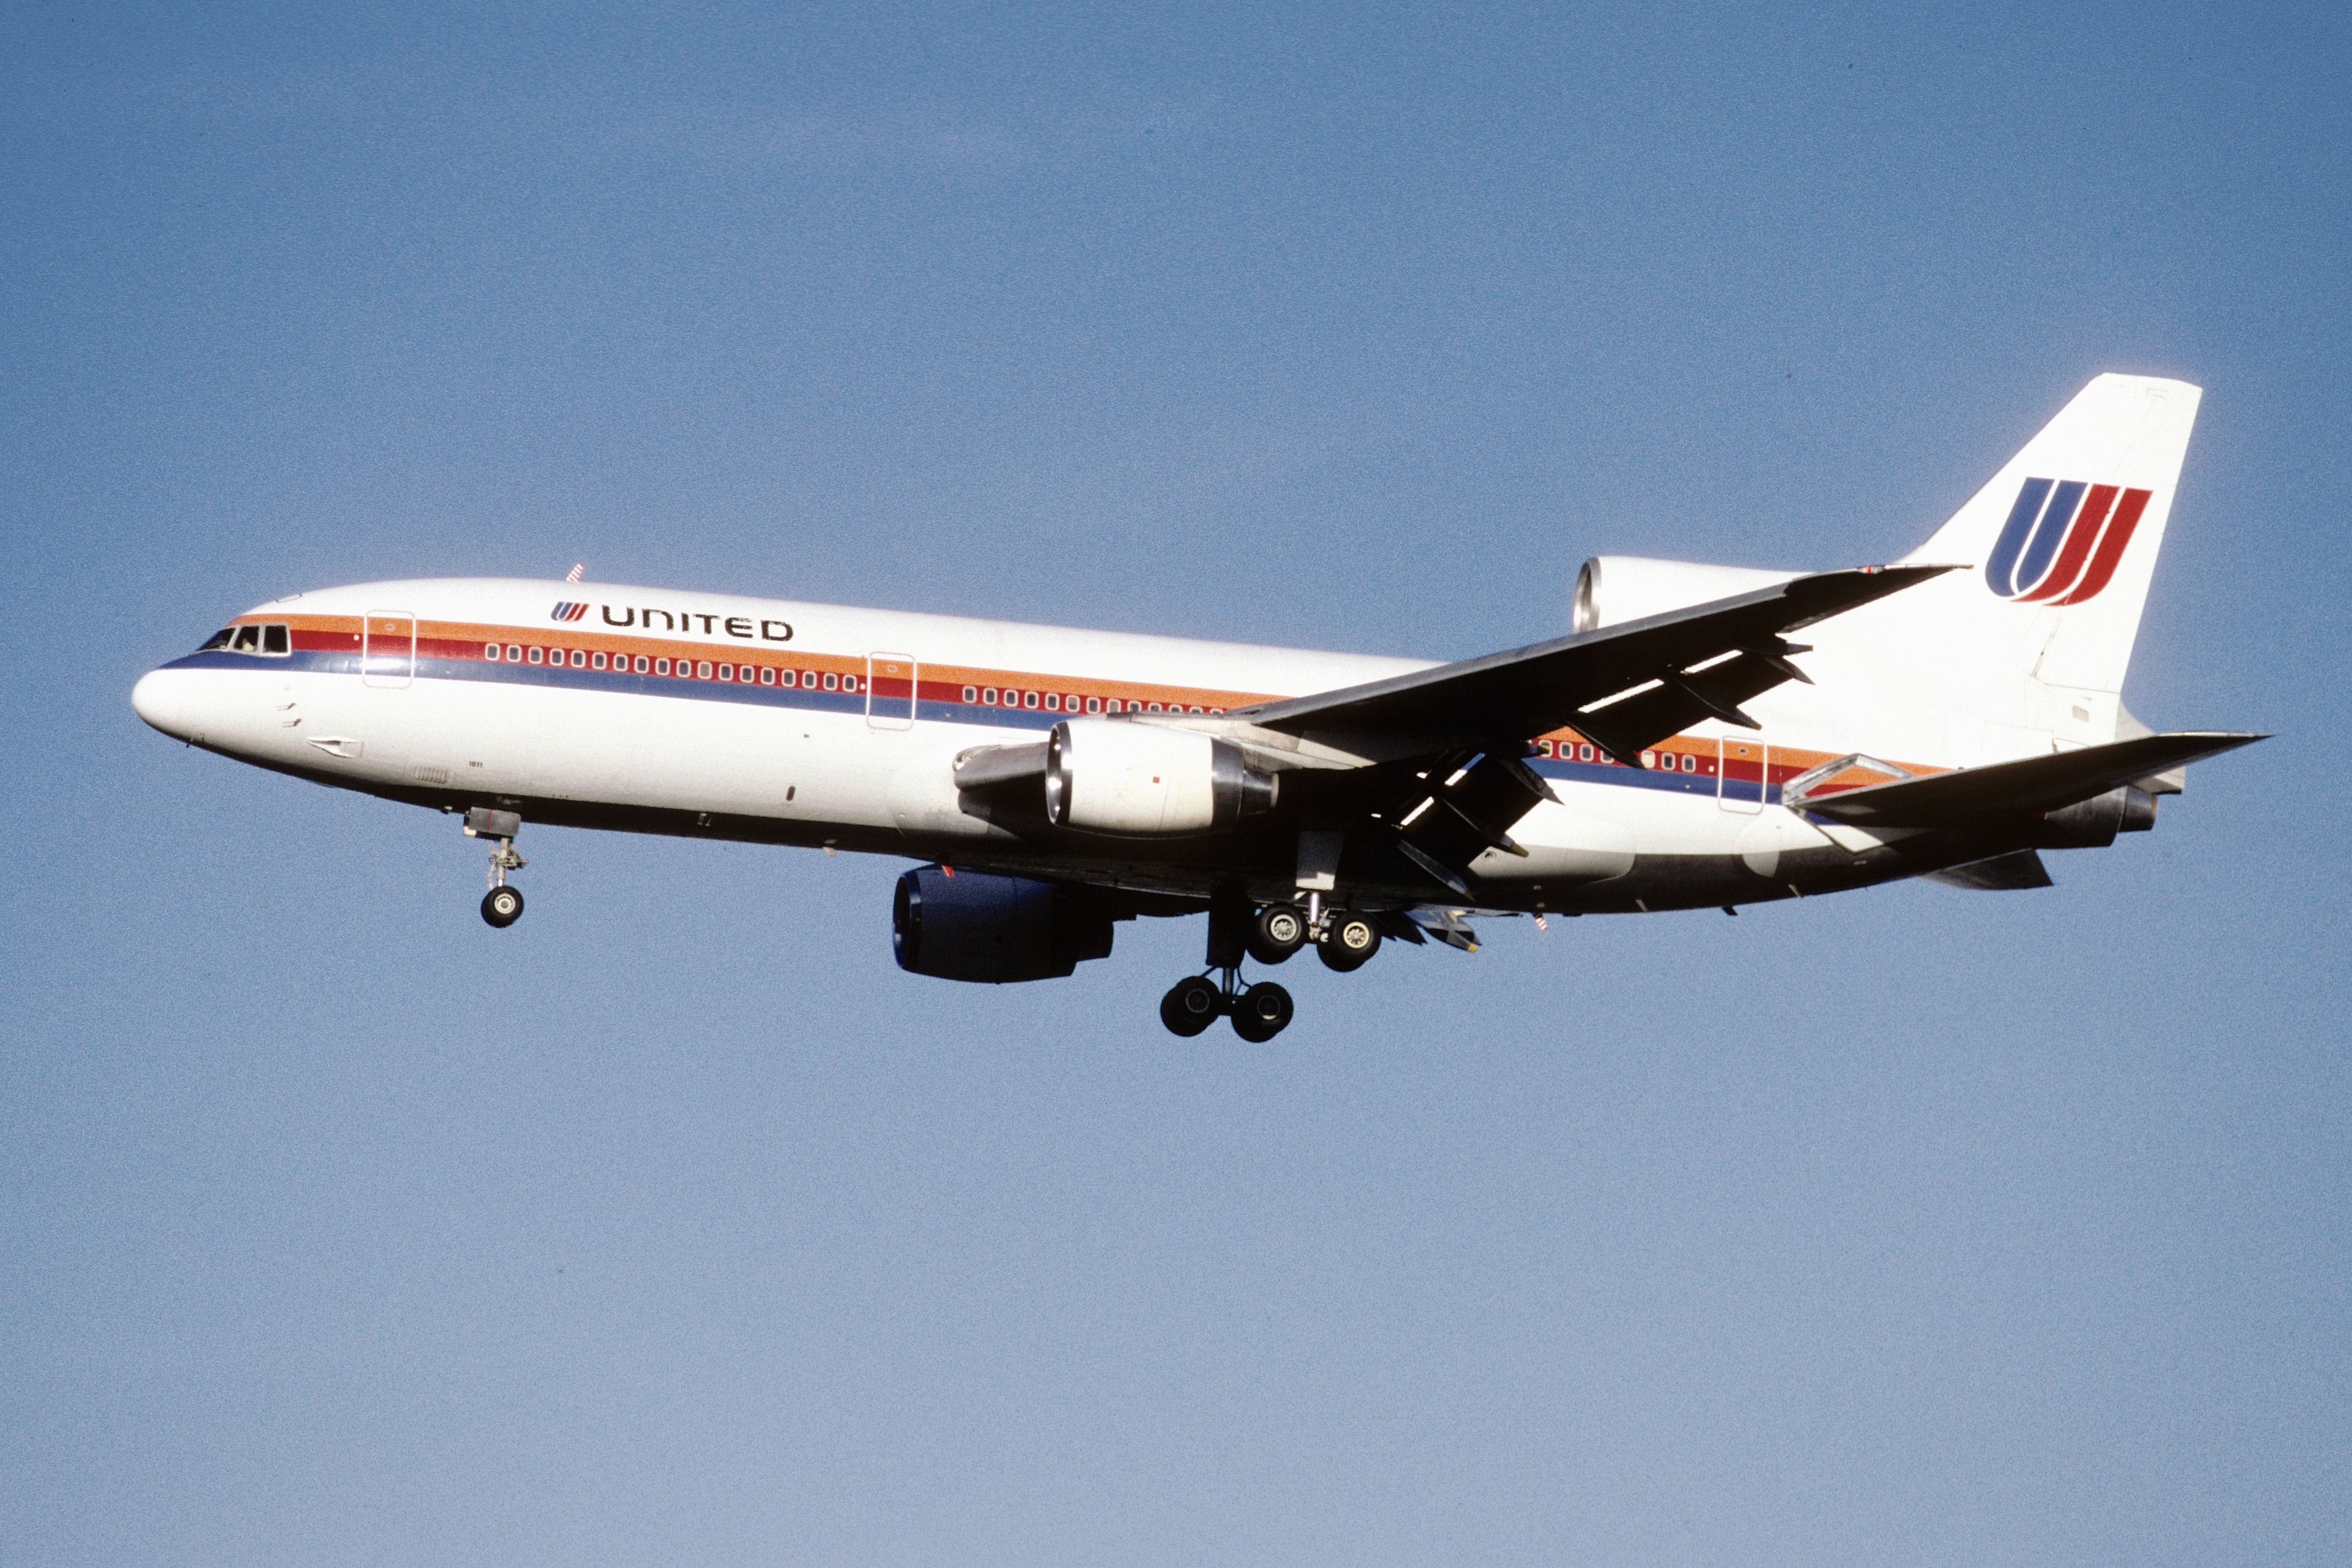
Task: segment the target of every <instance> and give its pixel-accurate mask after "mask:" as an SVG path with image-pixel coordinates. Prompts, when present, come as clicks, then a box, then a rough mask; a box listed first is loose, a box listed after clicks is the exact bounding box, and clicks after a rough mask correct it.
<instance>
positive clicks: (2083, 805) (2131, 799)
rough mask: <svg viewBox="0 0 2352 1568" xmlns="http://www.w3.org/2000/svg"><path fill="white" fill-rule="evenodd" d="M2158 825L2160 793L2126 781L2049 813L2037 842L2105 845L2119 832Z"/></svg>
mask: <svg viewBox="0 0 2352 1568" xmlns="http://www.w3.org/2000/svg"><path fill="white" fill-rule="evenodd" d="M2154 826H2156V796H2154V795H2150V794H2149V793H2148V792H2147V791H2146V790H2144V789H2140V788H2138V787H2137V785H2133V784H2126V785H2124V787H2123V788H2121V789H2111V790H2109V791H2107V793H2106V794H2105V795H2093V796H2092V797H2091V798H2090V799H2088V800H2080V801H2076V802H2075V803H2074V805H2069V806H2062V807H2061V808H2059V809H2058V810H2056V811H2053V812H2049V813H2047V814H2045V815H2044V816H2042V827H2041V831H2040V832H2039V833H2038V834H2036V835H2035V837H2034V842H2035V843H2036V844H2038V845H2040V846H2041V847H2042V848H2044V849H2104V848H2105V847H2107V846H2108V845H2110V844H2113V843H2114V842H2115V841H2116V834H2118V833H2146V832H2147V830H2148V829H2149V828H2151V827H2154Z"/></svg>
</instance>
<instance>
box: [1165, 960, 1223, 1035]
mask: <svg viewBox="0 0 2352 1568" xmlns="http://www.w3.org/2000/svg"><path fill="white" fill-rule="evenodd" d="M1224 1010H1225V999H1224V997H1223V995H1222V994H1219V993H1218V990H1217V988H1216V987H1215V986H1214V985H1212V984H1210V983H1209V982H1208V981H1206V980H1204V979H1202V977H1201V976H1200V975H1197V974H1188V975H1186V976H1185V977H1184V978H1183V979H1181V980H1179V981H1178V982H1177V983H1176V984H1173V985H1171V986H1170V987H1169V988H1168V994H1167V995H1165V996H1162V997H1161V998H1160V1022H1161V1023H1163V1024H1165V1025H1167V1026H1168V1032H1169V1033H1170V1034H1171V1035H1181V1036H1183V1037H1186V1038H1187V1039H1189V1038H1191V1037H1192V1036H1194V1035H1197V1034H1199V1033H1200V1032H1201V1031H1202V1030H1203V1029H1205V1028H1207V1027H1208V1026H1210V1025H1212V1024H1213V1023H1215V1022H1216V1021H1217V1015H1218V1014H1220V1013H1222V1012H1223V1011H1224Z"/></svg>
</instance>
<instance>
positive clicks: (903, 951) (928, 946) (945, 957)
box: [890, 866, 1118, 985]
mask: <svg viewBox="0 0 2352 1568" xmlns="http://www.w3.org/2000/svg"><path fill="white" fill-rule="evenodd" d="M1117 918H1118V916H1117V914H1116V912H1115V911H1114V910H1111V909H1110V908H1109V907H1108V905H1106V904H1105V903H1103V902H1102V901H1101V900H1099V899H1097V898H1095V897H1092V896H1090V895H1089V893H1088V891H1087V889H1083V888H1067V887H1064V886H1062V885H1061V884H1059V883H1055V882H1038V881H1033V880H1031V879H1029V878H1027V877H999V876H994V875H992V874H990V873H988V872H985V871H954V870H950V869H949V868H946V867H944V866H918V867H917V868H915V869H913V870H911V871H909V872H908V873H907V874H906V875H905V876H903V877H901V878H899V879H898V892H897V894H896V895H895V896H894V897H893V899H892V900H891V907H890V941H891V945H892V947H893V948H895V949H896V950H897V952H898V967H899V968H901V969H904V970H906V971H908V973H914V974H929V975H931V976H933V977H935V978H937V979H940V980H970V981H976V982H979V983H980V984H987V985H1003V984H1008V983H1011V982H1013V981H1021V980H1058V979H1060V978H1061V977H1062V976H1063V975H1066V974H1067V973H1070V972H1071V971H1072V970H1074V969H1076V967H1077V966H1078V965H1079V964H1080V963H1084V962H1085V961H1086V960H1087V959H1090V958H1108V957H1109V956H1110V944H1111V921H1113V920H1115V919H1117Z"/></svg>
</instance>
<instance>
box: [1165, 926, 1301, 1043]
mask: <svg viewBox="0 0 2352 1568" xmlns="http://www.w3.org/2000/svg"><path fill="white" fill-rule="evenodd" d="M1285 913H1286V914H1287V915H1288V916H1289V922H1288V923H1287V924H1285V923H1284V922H1283V921H1279V920H1276V919H1275V918H1274V917H1276V916H1277V915H1281V914H1285ZM1269 927H1272V928H1273V929H1272V930H1269V929H1268V928H1269ZM1306 940H1307V921H1306V918H1305V917H1304V916H1302V915H1301V914H1300V913H1299V912H1298V911H1297V910H1296V909H1293V908H1291V907H1290V906H1289V905H1287V904H1276V906H1274V908H1273V909H1271V910H1265V911H1264V912H1263V913H1260V912H1258V911H1256V910H1253V909H1252V907H1251V904H1250V900H1249V894H1248V892H1247V890H1246V889H1241V888H1233V887H1228V888H1221V889H1218V890H1217V893H1216V895H1215V896H1214V897H1213V899H1212V900H1210V902H1209V967H1210V969H1212V970H1213V971H1215V972H1216V974H1217V978H1216V979H1214V980H1212V979H1210V978H1209V977H1208V976H1207V975H1206V974H1189V975H1186V976H1185V977H1184V978H1183V979H1181V980H1179V981H1178V982H1177V983H1176V984H1174V985H1173V986H1172V987H1171V988H1170V990H1169V993H1168V994H1167V995H1165V996H1162V997H1161V998H1160V1022H1161V1023H1163V1024H1165V1025H1167V1026H1168V1030H1169V1033H1171V1034H1174V1035H1181V1036H1183V1037H1186V1038H1188V1039H1189V1038H1191V1037H1192V1036H1194V1035H1197V1034H1199V1033H1201V1031H1202V1030H1203V1029H1206V1028H1207V1027H1208V1026H1210V1025H1211V1024H1213V1023H1215V1022H1216V1021H1217V1019H1218V1018H1220V1017H1224V1018H1230V1019H1232V1020H1233V1026H1234V1034H1236V1035H1239V1036H1240V1037H1242V1038H1243V1039H1244V1040H1247V1041H1249V1042H1250V1043H1251V1044H1253V1045H1263V1044H1265V1042H1266V1041H1268V1040H1270V1039H1272V1038H1274V1037H1275V1036H1276V1035H1278V1034H1280V1033H1282V1031H1283V1030H1284V1028H1286V1026H1288V1025H1289V1023H1290V1017H1291V1014H1292V1012H1293V1011H1294V1009H1293V1008H1292V1006H1291V1003H1290V993H1289V992H1287V991H1285V990H1284V989H1283V988H1282V987H1281V986H1279V985H1276V984H1275V983H1274V982H1272V981H1271V980H1261V981H1259V982H1258V983H1257V984H1255V985H1247V984H1243V982H1242V956H1243V954H1244V953H1245V952H1246V953H1253V954H1255V956H1257V957H1258V959H1259V960H1260V962H1262V963H1280V962H1282V959H1283V958H1288V957H1289V956H1290V955H1291V954H1292V953H1294V952H1297V951H1298V949H1299V947H1300V945H1301V944H1302V943H1304V942H1306ZM1261 944H1263V945H1264V946H1265V949H1266V950H1267V951H1269V952H1270V951H1276V950H1278V951H1279V952H1280V953H1281V958H1270V957H1267V956H1266V952H1261V951H1260V947H1261Z"/></svg>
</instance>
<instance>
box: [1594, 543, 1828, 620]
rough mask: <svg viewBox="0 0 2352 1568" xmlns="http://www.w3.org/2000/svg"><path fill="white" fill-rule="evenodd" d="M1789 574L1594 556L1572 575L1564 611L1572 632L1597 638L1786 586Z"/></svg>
mask: <svg viewBox="0 0 2352 1568" xmlns="http://www.w3.org/2000/svg"><path fill="white" fill-rule="evenodd" d="M1796 575H1797V574H1796V573H1794V572H1759V571H1757V570H1755V569H1753V568H1752V567H1747V566H1705V565H1701V564H1699V563H1696V562H1692V561H1654V560H1651V559H1650V558H1648V557H1647V556H1642V555H1596V556H1594V557H1593V558H1592V559H1591V560H1590V561H1587V562H1586V563H1584V567H1583V569H1582V570H1581V571H1580V572H1578V573H1577V574H1576V597H1575V600H1574V601H1573V602H1572V603H1571V605H1570V608H1569V627H1570V630H1572V631H1579V632H1597V631H1599V630H1600V629H1601V627H1603V626H1623V625H1624V624H1625V623H1626V622H1627V621H1638V620H1641V619H1642V618H1643V617H1644V616H1663V615H1664V614H1665V613H1666V612H1667V611H1668V610H1686V609H1688V608H1690V607H1691V606H1692V605H1706V604H1712V603H1714V602H1715V601H1716V600H1717V599H1728V598H1730V597H1732V596H1733V595H1738V594H1752V593H1754V592H1755V591H1756V590H1757V589H1759V588H1769V587H1771V586H1772V585H1773V584H1776V583H1786V582H1788V581H1789V580H1790V578H1792V577H1795V576H1796Z"/></svg>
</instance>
